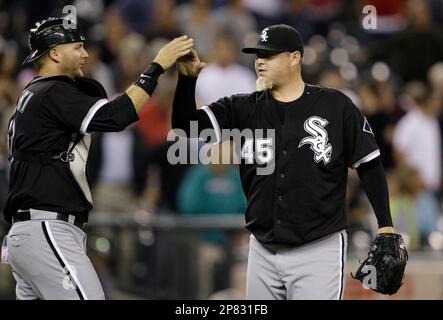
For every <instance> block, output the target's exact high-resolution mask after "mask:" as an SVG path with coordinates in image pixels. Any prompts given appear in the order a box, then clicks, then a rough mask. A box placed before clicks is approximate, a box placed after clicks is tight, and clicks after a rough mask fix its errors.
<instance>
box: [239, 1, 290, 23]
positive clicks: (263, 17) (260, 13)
mask: <svg viewBox="0 0 443 320" xmlns="http://www.w3.org/2000/svg"><path fill="white" fill-rule="evenodd" d="M283 1H284V0H273V1H268V0H243V3H244V5H245V7H246V8H248V10H249V11H250V12H251V13H252V14H254V16H255V18H256V20H257V25H258V29H263V28H264V27H265V26H268V25H272V24H274V23H275V22H276V20H277V19H278V17H279V16H280V15H281V14H282V12H283Z"/></svg>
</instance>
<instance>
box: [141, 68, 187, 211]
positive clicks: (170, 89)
mask: <svg viewBox="0 0 443 320" xmlns="http://www.w3.org/2000/svg"><path fill="white" fill-rule="evenodd" d="M176 81H177V80H176V76H175V74H174V75H173V76H172V75H171V74H165V75H163V76H162V81H161V82H160V83H159V84H158V86H157V89H156V91H155V94H154V96H153V97H152V98H151V99H150V100H149V101H148V105H147V106H146V107H145V108H144V109H143V111H142V113H141V115H140V121H139V122H138V123H137V125H136V128H135V129H136V130H135V140H134V152H135V154H136V155H137V156H135V157H134V168H135V176H134V178H135V179H134V183H135V185H134V187H135V190H136V193H137V194H138V195H139V196H140V197H141V201H142V205H143V207H148V208H151V209H152V208H155V209H156V210H157V211H163V210H167V211H173V212H176V211H177V204H176V200H177V192H178V191H177V190H178V188H179V186H180V183H181V181H182V179H183V177H184V175H185V174H186V171H187V169H188V165H186V164H176V165H172V164H170V163H169V161H168V158H167V153H168V148H169V147H170V146H171V144H173V142H171V141H167V140H166V138H167V135H168V133H169V131H170V129H171V112H172V100H173V96H174V88H175V86H174V84H175V82H176Z"/></svg>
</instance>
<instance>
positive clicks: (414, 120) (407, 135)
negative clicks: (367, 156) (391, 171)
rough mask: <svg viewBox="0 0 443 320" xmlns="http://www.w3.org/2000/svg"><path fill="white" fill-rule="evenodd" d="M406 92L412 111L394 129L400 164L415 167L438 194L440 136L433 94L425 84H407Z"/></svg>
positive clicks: (427, 186) (396, 151)
mask: <svg viewBox="0 0 443 320" xmlns="http://www.w3.org/2000/svg"><path fill="white" fill-rule="evenodd" d="M405 91H406V93H407V94H408V95H409V96H410V97H411V99H412V101H411V103H412V109H411V110H409V111H408V113H407V114H406V115H405V116H404V117H403V118H401V119H400V121H399V122H398V123H397V126H396V128H395V130H394V139H393V146H394V149H395V157H396V160H397V164H398V165H400V166H405V165H408V166H411V167H413V168H415V169H416V170H417V171H418V172H419V173H420V177H421V179H422V180H423V183H424V185H425V186H426V189H427V190H429V191H432V192H438V190H439V188H440V183H441V166H442V161H441V157H442V154H441V134H440V127H439V123H438V120H437V117H436V114H437V113H438V110H436V109H435V107H436V105H435V104H433V103H430V99H429V96H430V92H429V89H428V88H427V87H426V85H425V84H423V83H421V82H415V81H414V82H411V83H408V84H407V86H406V88H405ZM437 106H438V105H437Z"/></svg>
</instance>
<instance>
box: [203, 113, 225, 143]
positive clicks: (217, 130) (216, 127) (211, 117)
mask: <svg viewBox="0 0 443 320" xmlns="http://www.w3.org/2000/svg"><path fill="white" fill-rule="evenodd" d="M201 109H202V110H203V111H204V112H206V114H207V115H208V117H209V120H211V123H212V126H213V127H214V130H215V137H216V138H217V141H216V142H215V143H219V142H221V130H220V126H219V125H218V122H217V118H216V117H215V115H214V113H213V112H212V110H211V108H209V107H208V106H202V107H201Z"/></svg>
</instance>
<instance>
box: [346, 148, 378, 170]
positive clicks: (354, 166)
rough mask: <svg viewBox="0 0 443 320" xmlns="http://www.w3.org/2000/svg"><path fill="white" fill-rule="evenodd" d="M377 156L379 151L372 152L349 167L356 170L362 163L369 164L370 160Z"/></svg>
mask: <svg viewBox="0 0 443 320" xmlns="http://www.w3.org/2000/svg"><path fill="white" fill-rule="evenodd" d="M379 155H380V150H379V149H377V150H374V151H372V152H371V153H370V154H367V155H366V156H364V157H363V158H361V159H360V160H358V161H356V162H354V164H352V165H351V168H353V169H357V168H358V166H359V165H361V164H362V163H365V162H369V161H371V160H372V159H375V158H377V157H378V156H379Z"/></svg>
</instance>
